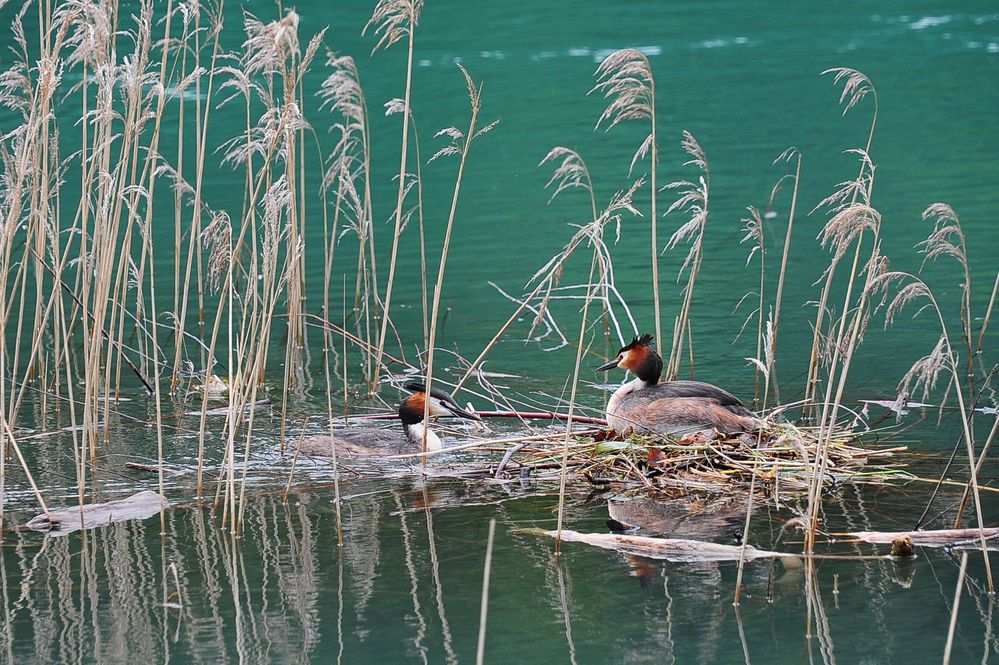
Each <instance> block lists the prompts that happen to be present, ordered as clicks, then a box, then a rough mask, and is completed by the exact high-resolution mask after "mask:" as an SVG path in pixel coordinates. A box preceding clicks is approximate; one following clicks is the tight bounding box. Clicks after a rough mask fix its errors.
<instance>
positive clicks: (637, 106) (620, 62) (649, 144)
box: [590, 49, 663, 352]
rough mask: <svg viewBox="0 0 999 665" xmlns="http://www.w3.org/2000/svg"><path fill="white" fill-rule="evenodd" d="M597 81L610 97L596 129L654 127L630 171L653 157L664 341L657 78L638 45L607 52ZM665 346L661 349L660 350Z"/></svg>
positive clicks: (655, 266) (654, 247)
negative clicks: (644, 123)
mask: <svg viewBox="0 0 999 665" xmlns="http://www.w3.org/2000/svg"><path fill="white" fill-rule="evenodd" d="M595 76H596V77H597V83H596V85H594V86H593V89H592V90H590V93H593V92H600V93H602V94H603V97H604V99H607V100H610V101H609V103H608V105H607V108H605V109H604V111H603V113H601V114H600V117H599V118H598V119H597V123H596V127H594V129H596V128H597V127H600V125H601V124H602V123H603V122H605V121H606V122H607V130H610V129H611V128H612V127H614V125H616V124H618V123H620V122H622V121H624V120H648V121H649V125H650V131H649V134H648V136H646V138H645V140H644V141H643V142H642V144H641V145H640V146H639V147H638V150H636V151H635V154H634V156H633V157H632V158H631V167H630V169H629V175H630V173H631V171H633V170H634V168H635V164H636V163H637V162H638V160H640V159H644V158H645V155H649V157H650V166H649V180H650V183H651V189H652V191H651V198H652V215H651V217H650V222H651V223H652V236H651V242H650V247H651V252H652V300H653V308H654V314H653V315H654V316H655V319H656V321H655V324H656V325H655V329H656V344H662V340H663V335H662V323H661V321H662V317H661V313H660V297H659V241H658V238H657V232H656V231H657V227H658V224H659V217H658V212H657V208H656V197H657V196H658V194H659V190H658V189H657V188H656V170H657V169H656V167H657V165H658V160H659V146H658V144H657V143H656V81H655V77H653V75H652V64H651V63H650V62H649V59H648V58H647V57H646V56H645V54H644V53H642V52H641V51H638V50H635V49H621V50H620V51H615V52H614V53H611V54H610V55H609V56H607V57H606V58H605V59H604V61H603V62H601V63H600V66H599V67H598V68H597V71H596V72H595ZM661 351H662V350H661V349H660V352H661Z"/></svg>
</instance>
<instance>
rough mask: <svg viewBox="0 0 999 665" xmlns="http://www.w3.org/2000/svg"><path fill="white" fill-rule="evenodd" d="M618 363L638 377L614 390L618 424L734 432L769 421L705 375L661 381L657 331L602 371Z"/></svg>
mask: <svg viewBox="0 0 999 665" xmlns="http://www.w3.org/2000/svg"><path fill="white" fill-rule="evenodd" d="M614 367H620V368H621V369H627V370H630V371H631V372H633V373H634V374H635V377H636V378H635V379H634V380H633V381H629V382H628V383H626V384H624V385H623V386H621V387H620V388H618V389H617V390H616V391H614V394H613V395H612V396H611V398H610V401H609V402H608V403H607V424H608V425H610V427H611V428H613V429H615V430H618V431H621V432H624V431H627V430H629V429H631V430H634V431H636V432H654V433H657V434H678V433H683V432H689V431H694V430H698V429H706V428H714V429H716V430H718V431H719V432H721V433H722V434H733V433H736V432H749V431H752V430H755V429H759V427H760V425H761V424H762V422H763V421H761V420H760V419H759V418H757V417H756V415H755V414H754V413H753V412H752V411H750V410H749V409H747V408H746V407H745V406H743V404H742V402H740V401H739V398H738V397H736V396H735V395H733V394H732V393H730V392H728V391H727V390H722V389H721V388H719V387H718V386H713V385H711V384H710V383H704V382H703V381H667V382H665V383H659V378H660V377H661V376H662V373H663V359H662V358H661V357H660V356H659V354H658V353H656V351H655V349H653V348H652V335H648V334H645V335H642V336H641V337H636V338H635V339H633V340H632V341H631V343H630V344H628V345H627V346H625V347H622V349H621V350H620V351H618V353H617V357H616V358H614V359H613V360H611V361H610V362H608V363H605V364H603V365H601V366H600V367H598V368H597V371H598V372H599V371H604V370H609V369H613V368H614Z"/></svg>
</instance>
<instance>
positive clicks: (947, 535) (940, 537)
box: [830, 527, 999, 549]
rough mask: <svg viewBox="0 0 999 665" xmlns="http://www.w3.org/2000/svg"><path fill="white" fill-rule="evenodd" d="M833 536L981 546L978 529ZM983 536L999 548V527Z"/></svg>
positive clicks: (880, 541) (879, 541) (878, 541)
mask: <svg viewBox="0 0 999 665" xmlns="http://www.w3.org/2000/svg"><path fill="white" fill-rule="evenodd" d="M830 535H832V536H836V537H840V538H856V539H857V540H862V541H864V542H865V543H873V544H876V545H881V544H890V543H892V542H894V541H896V540H900V539H903V538H906V537H908V538H909V539H911V540H912V543H913V544H914V545H919V546H921V547H953V546H958V545H962V546H964V545H967V546H969V547H980V546H981V539H980V537H979V532H978V529H938V530H935V531H849V532H847V533H833V534H830ZM981 535H982V536H984V537H985V540H986V541H991V542H987V545H988V547H989V549H999V541H997V540H996V539H997V537H999V528H996V527H991V528H986V529H982V533H981Z"/></svg>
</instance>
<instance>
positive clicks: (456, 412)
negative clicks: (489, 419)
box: [441, 401, 482, 420]
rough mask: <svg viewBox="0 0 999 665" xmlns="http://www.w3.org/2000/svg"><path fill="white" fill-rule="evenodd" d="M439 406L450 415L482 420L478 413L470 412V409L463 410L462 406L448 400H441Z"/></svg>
mask: <svg viewBox="0 0 999 665" xmlns="http://www.w3.org/2000/svg"><path fill="white" fill-rule="evenodd" d="M441 406H443V407H444V408H445V409H447V410H448V411H449V412H450V413H451V415H452V416H454V417H456V418H465V419H466V420H482V418H480V417H479V416H478V414H475V413H472V412H471V411H465V410H464V409H463V408H461V407H460V406H458V405H457V404H450V403H448V402H443V401H442V402H441Z"/></svg>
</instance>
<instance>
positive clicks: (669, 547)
mask: <svg viewBox="0 0 999 665" xmlns="http://www.w3.org/2000/svg"><path fill="white" fill-rule="evenodd" d="M524 533H533V534H535V535H539V536H549V537H551V538H555V537H556V534H557V532H556V531H545V530H543V529H524ZM562 540H563V541H565V542H570V543H586V544H587V545H593V546H594V547H601V548H603V549H605V550H616V551H618V552H623V553H625V554H637V555H639V556H644V557H648V558H650V559H663V560H666V561H672V562H674V563H698V562H706V561H738V560H739V559H740V558H744V559H745V560H746V561H753V560H754V559H796V558H798V555H797V554H789V553H784V552H770V551H767V550H758V549H756V548H755V547H753V546H752V545H746V547H745V548H743V547H742V546H741V545H721V544H719V543H709V542H706V541H703V540H689V539H686V538H649V537H647V536H624V535H620V534H613V533H580V532H578V531H570V530H568V529H562Z"/></svg>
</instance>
